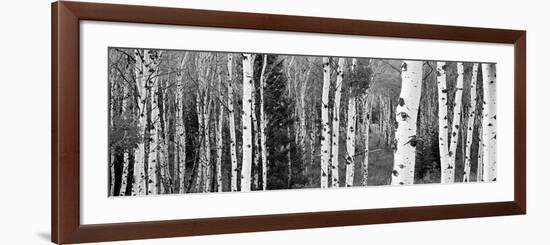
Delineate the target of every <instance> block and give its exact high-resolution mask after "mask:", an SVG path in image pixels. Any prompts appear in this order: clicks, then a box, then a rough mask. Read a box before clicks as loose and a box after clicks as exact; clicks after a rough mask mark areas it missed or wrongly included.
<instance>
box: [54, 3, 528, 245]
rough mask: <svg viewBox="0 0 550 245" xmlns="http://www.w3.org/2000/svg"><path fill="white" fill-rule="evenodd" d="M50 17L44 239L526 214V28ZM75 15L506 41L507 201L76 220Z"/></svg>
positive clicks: (156, 13)
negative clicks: (510, 62) (509, 73)
mask: <svg viewBox="0 0 550 245" xmlns="http://www.w3.org/2000/svg"><path fill="white" fill-rule="evenodd" d="M51 17H52V40H51V41H52V43H51V44H52V61H51V62H52V78H51V79H52V80H51V81H52V87H51V88H52V91H51V92H52V97H51V98H52V101H51V103H52V129H51V130H52V138H51V140H52V142H51V143H52V155H51V157H52V159H51V164H52V166H51V167H52V168H51V170H52V172H51V176H52V178H51V181H52V182H51V188H52V189H51V191H52V194H51V195H52V196H51V202H52V203H51V205H52V210H51V212H52V216H51V222H52V223H51V232H52V234H51V237H52V241H53V242H55V243H59V244H62V243H80V242H97V241H114V240H129V239H144V238H160V237H176V236H193V235H208V234H222V233H238V232H255V231H272V230H286V229H305V228H317V227H333V226H348V225H365V224H380V223H392V222H409V221H423V220H437V219H457V218H471V217H487V216H500V215H517V214H525V213H526V186H525V185H526V171H525V168H526V166H525V165H526V161H525V148H526V146H525V145H526V143H525V132H526V129H525V127H526V124H525V121H526V117H525V106H526V105H525V96H526V94H525V85H526V74H525V72H526V71H525V69H526V58H525V55H526V32H525V31H519V30H502V29H486V28H472V27H458V26H442V25H426V24H408V23H392V22H381V21H364V20H349V19H331V18H318V17H302V16H287V15H272V14H255V13H236V12H221V11H210V10H192V9H179V8H165V7H145V6H131V5H114V4H97V3H82V2H79V3H77V2H65V1H62V2H55V3H53V4H52V16H51ZM81 20H95V21H114V22H132V23H148V24H168V25H187V26H201V27H224V28H242V29H253V30H275V31H293V32H313V33H329V34H346V35H366V36H380V37H398V38H419V39H435V40H452V41H475V42H491V43H507V44H513V45H514V62H515V65H514V76H515V77H514V86H515V91H514V94H515V98H514V99H515V101H514V113H515V122H514V129H515V132H514V134H515V142H514V148H515V156H514V201H509V202H492V203H479V204H458V205H439V206H423V207H405V208H383V209H365V210H351V211H331V212H315V213H291V214H277V215H259V216H241V217H226V218H205V219H185V220H171V221H153V222H133V223H116V224H99V225H81V224H80V198H79V197H80V188H79V186H80V160H79V159H80V136H79V135H80V90H79V89H80V88H79V86H80V85H79V52H80V51H79V50H80V46H79V36H80V29H79V23H80V21H81Z"/></svg>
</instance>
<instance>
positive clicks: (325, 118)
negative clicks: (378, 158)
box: [321, 57, 331, 188]
mask: <svg viewBox="0 0 550 245" xmlns="http://www.w3.org/2000/svg"><path fill="white" fill-rule="evenodd" d="M329 94H330V59H329V58H328V57H323V94H322V98H321V100H322V105H321V106H322V107H321V123H322V124H323V125H322V127H323V131H322V132H321V188H328V164H329V161H330V153H331V149H330V119H329V115H328V103H329Z"/></svg>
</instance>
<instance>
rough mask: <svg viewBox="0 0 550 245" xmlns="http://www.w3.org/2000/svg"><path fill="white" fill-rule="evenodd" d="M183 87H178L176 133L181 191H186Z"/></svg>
mask: <svg viewBox="0 0 550 245" xmlns="http://www.w3.org/2000/svg"><path fill="white" fill-rule="evenodd" d="M181 90H182V89H181V88H179V89H178V109H177V110H176V113H177V116H176V120H177V122H176V135H177V136H178V137H177V139H178V140H177V147H176V149H177V158H178V163H179V187H180V189H179V193H185V164H186V152H185V147H186V145H187V141H186V137H187V135H186V130H185V121H184V117H183V96H184V95H183V92H182V91H181Z"/></svg>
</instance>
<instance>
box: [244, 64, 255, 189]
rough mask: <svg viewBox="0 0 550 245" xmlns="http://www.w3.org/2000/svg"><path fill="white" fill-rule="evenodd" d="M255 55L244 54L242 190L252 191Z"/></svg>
mask: <svg viewBox="0 0 550 245" xmlns="http://www.w3.org/2000/svg"><path fill="white" fill-rule="evenodd" d="M253 64H254V63H253V55H251V54H243V101H242V105H243V116H242V124H243V126H242V127H243V128H242V129H243V161H242V169H241V191H242V192H245V191H250V184H251V183H250V182H251V181H250V179H251V170H252V133H253V132H252V121H251V116H250V114H251V113H252V92H253V91H252V85H253V84H252V82H253V80H252V78H253V73H254V70H253V69H254V67H253Z"/></svg>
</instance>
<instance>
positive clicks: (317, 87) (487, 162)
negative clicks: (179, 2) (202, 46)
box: [104, 47, 497, 197]
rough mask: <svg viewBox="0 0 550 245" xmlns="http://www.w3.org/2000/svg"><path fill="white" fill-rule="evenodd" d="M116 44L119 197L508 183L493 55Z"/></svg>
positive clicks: (111, 161)
mask: <svg viewBox="0 0 550 245" xmlns="http://www.w3.org/2000/svg"><path fill="white" fill-rule="evenodd" d="M107 52H108V81H104V82H108V84H109V86H108V88H109V91H106V92H107V93H108V94H109V103H108V105H109V108H108V114H109V116H108V118H109V122H108V123H109V125H108V127H109V132H108V147H109V149H108V152H109V154H108V159H106V162H105V163H104V164H105V166H106V167H107V166H108V176H109V178H108V180H109V183H108V187H109V190H108V196H110V197H115V196H144V195H160V194H184V193H185V194H187V193H209V192H249V191H269V190H286V189H304V188H351V187H356V188H367V187H369V186H384V185H397V186H399V185H417V184H452V183H457V184H458V183H467V182H493V181H496V180H497V174H496V173H497V162H496V134H497V122H496V103H497V100H496V86H497V85H496V83H497V80H496V68H497V64H495V63H491V62H483V61H440V60H408V59H386V58H383V57H376V58H369V57H334V56H332V57H329V56H325V57H323V56H314V55H299V54H268V53H266V54H264V53H229V52H219V51H188V50H161V49H147V48H128V47H109V48H108V50H107Z"/></svg>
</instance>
